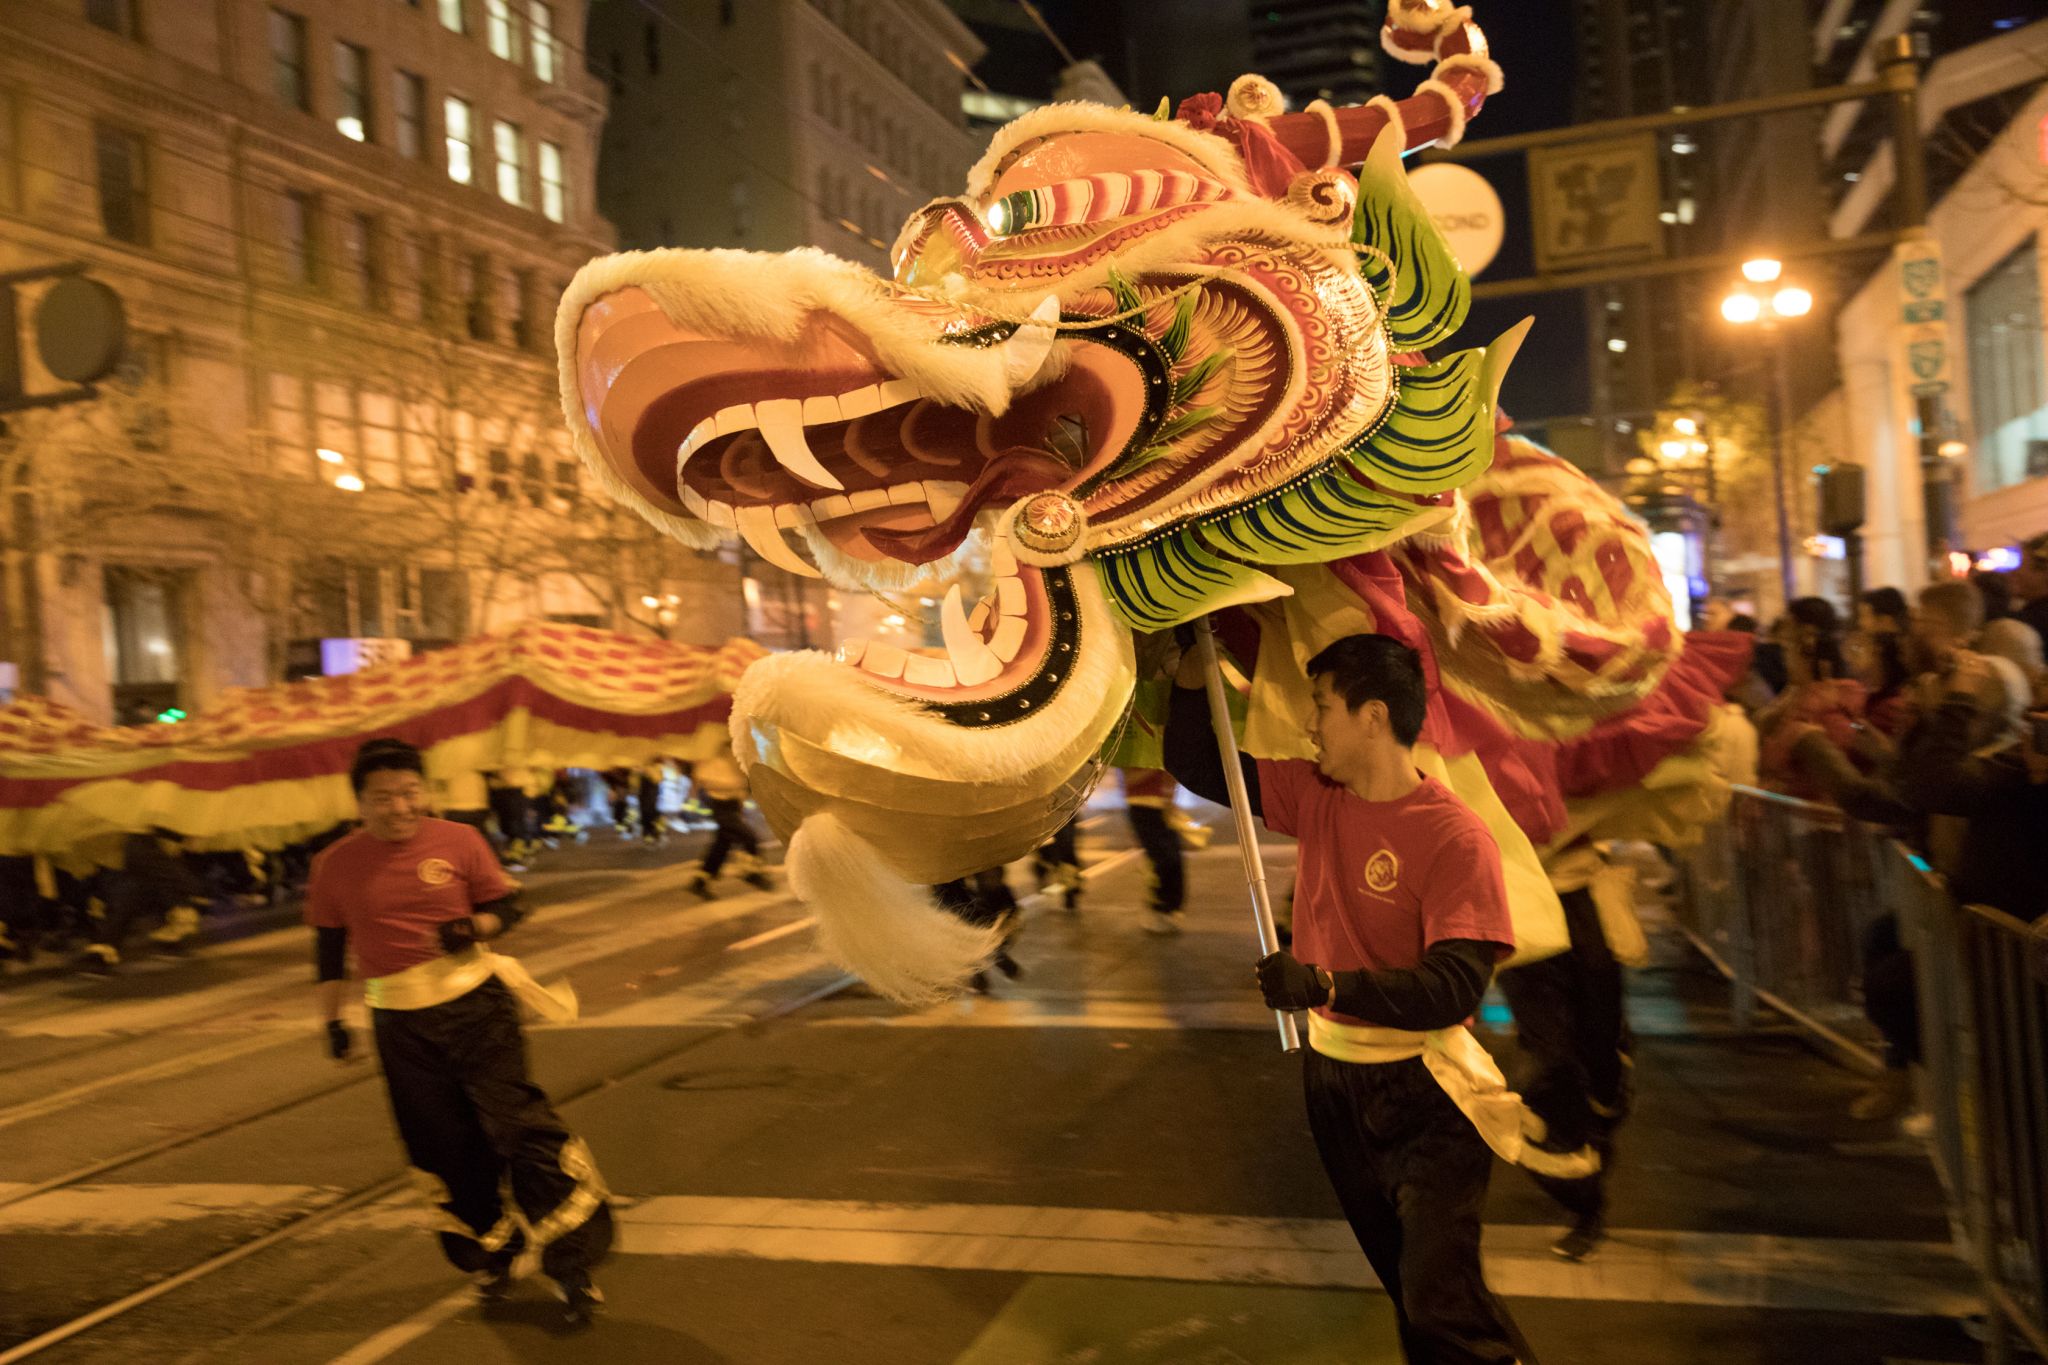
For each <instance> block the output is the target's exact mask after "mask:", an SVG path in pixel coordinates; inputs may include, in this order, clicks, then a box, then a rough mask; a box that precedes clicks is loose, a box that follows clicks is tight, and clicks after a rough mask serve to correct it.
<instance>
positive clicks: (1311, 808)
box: [1259, 759, 1515, 1024]
mask: <svg viewBox="0 0 2048 1365" xmlns="http://www.w3.org/2000/svg"><path fill="white" fill-rule="evenodd" d="M1259 801H1260V805H1261V807H1262V808H1263V809H1264V811H1265V820H1266V827H1267V828H1268V829H1270V830H1272V831H1273V832H1274V833H1275V834H1291V835H1293V836H1294V837H1295V839H1297V840H1299V841H1300V845H1301V847H1300V854H1299V864H1298V866H1297V869H1296V880H1295V885H1294V955H1295V956H1296V957H1297V958H1300V959H1301V960H1302V961H1303V962H1313V963H1315V964H1316V965H1317V966H1318V967H1322V968H1325V969H1327V970H1329V971H1333V972H1354V971H1359V970H1368V971H1384V970H1386V969H1388V968H1394V967H1413V966H1414V965H1415V964H1416V963H1417V962H1419V961H1420V960H1421V959H1422V954H1423V953H1424V951H1426V950H1427V949H1428V948H1429V947H1430V945H1431V944H1434V943H1440V942H1442V941H1443V940H1445V939H1450V938H1463V939H1476V940H1478V941H1480V942H1483V943H1497V944H1499V945H1500V949H1501V952H1500V955H1501V956H1502V957H1506V956H1507V955H1508V954H1509V953H1510V952H1512V951H1513V950H1514V946H1515V930H1514V924H1513V922H1512V921H1511V920H1510V919H1509V918H1508V896H1507V887H1506V884H1505V883H1504V882H1503V881H1502V879H1501V870H1500V848H1499V846H1498V845H1496V844H1495V843H1494V841H1493V835H1492V833H1491V832H1490V831H1489V830H1488V829H1487V828H1486V825H1485V824H1484V823H1483V822H1482V821H1481V820H1480V819H1479V817H1478V816H1477V815H1474V814H1473V813H1472V810H1471V808H1470V807H1468V806H1467V805H1465V803H1464V802H1462V801H1460V800H1459V799H1458V798H1457V797H1456V796H1454V795H1452V794H1451V792H1450V790H1449V789H1448V788H1447V787H1445V786H1444V785H1443V784H1442V783H1441V782H1439V781H1437V780H1436V779H1435V778H1433V777H1425V778H1423V779H1422V785H1420V786H1418V787H1417V788H1416V789H1415V790H1414V791H1412V792H1410V793H1408V795H1406V796H1404V797H1401V798H1400V799H1399V800H1395V801H1367V800H1364V799H1363V798H1361V797H1358V796H1354V795H1352V793H1351V792H1349V791H1348V790H1346V789H1345V788H1343V787H1341V786H1338V785H1337V784H1336V783H1335V782H1332V781H1330V780H1329V779H1327V778H1325V777H1324V776H1323V775H1322V774H1321V773H1319V772H1317V771H1316V765H1315V764H1313V763H1311V762H1309V761H1308V760H1306V759H1287V760H1284V761H1274V760H1269V759H1260V760H1259ZM1319 1013H1321V1014H1324V1015H1326V1016H1327V1017H1329V1018H1331V1019H1334V1020H1336V1021H1338V1022H1339V1023H1349V1024H1363V1023H1367V1022H1369V1021H1367V1020H1363V1019H1353V1018H1351V1017H1350V1016H1349V1015H1343V1014H1338V1013H1336V1012H1335V1011H1333V1010H1321V1011H1319Z"/></svg>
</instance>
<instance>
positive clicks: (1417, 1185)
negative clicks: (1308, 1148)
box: [1301, 1048, 1536, 1365]
mask: <svg viewBox="0 0 2048 1365" xmlns="http://www.w3.org/2000/svg"><path fill="white" fill-rule="evenodd" d="M1301 1055H1302V1082H1303V1088H1304V1089H1305V1091H1306V1092H1307V1095H1308V1126H1309V1130H1310V1131H1311V1132H1313V1133H1314V1134H1315V1139H1316V1150H1317V1152H1318V1153H1320V1154H1321V1156H1322V1159H1323V1170H1324V1171H1325V1172H1327V1173H1328V1175H1329V1177H1330V1184H1331V1186H1332V1187H1333V1188H1334V1189H1335V1190H1336V1192H1337V1202H1338V1203H1339V1204H1341V1205H1343V1208H1344V1217H1345V1219H1346V1220H1347V1221H1348V1222H1349V1223H1350V1224H1351V1231H1352V1233H1353V1234H1354V1235H1355V1236H1356V1237H1357V1238H1358V1245H1359V1247H1360V1249H1362V1250H1363V1251H1364V1252H1365V1259H1366V1260H1368V1261H1370V1262H1372V1268H1373V1270H1374V1271H1375V1272H1377V1273H1378V1275H1379V1277H1380V1283H1381V1284H1383V1285H1385V1286H1386V1290H1387V1296H1388V1297H1389V1298H1391V1299H1392V1300H1393V1301H1394V1313H1395V1316H1396V1318H1397V1320H1398V1321H1399V1323H1400V1330H1401V1351H1402V1354H1403V1355H1404V1356H1405V1357H1406V1358H1407V1360H1408V1361H1409V1365H1510V1362H1515V1361H1519V1362H1522V1365H1534V1362H1535V1360H1536V1357H1535V1356H1534V1354H1532V1353H1531V1352H1530V1350H1529V1348H1528V1344H1527V1343H1526V1342H1524V1341H1523V1340H1522V1335H1521V1332H1520V1331H1519V1330H1518V1329H1517V1328H1516V1326H1515V1324H1514V1320H1513V1319H1512V1318H1510V1317H1509V1316H1508V1311H1507V1307H1506V1305H1504V1304H1502V1303H1501V1301H1500V1300H1499V1299H1497V1298H1495V1297H1494V1295H1493V1292H1492V1291H1491V1290H1489V1289H1488V1288H1487V1287H1486V1280H1485V1278H1484V1277H1483V1276H1482V1275H1481V1273H1480V1267H1479V1214H1480V1208H1481V1206H1482V1205H1484V1204H1485V1202H1486V1180H1487V1176H1488V1175H1489V1174H1490V1173H1491V1170H1492V1166H1493V1151H1492V1149H1491V1148H1489V1147H1488V1146H1487V1145H1486V1141H1485V1139H1483V1138H1481V1137H1480V1136H1479V1133H1478V1130H1477V1129H1475V1128H1473V1126H1472V1122H1471V1120H1469V1119H1467V1118H1466V1117H1465V1116H1464V1114H1462V1113H1461V1112H1459V1110H1458V1107H1457V1106H1456V1105H1455V1104H1453V1103H1451V1100H1450V1097H1449V1096H1448V1095H1446V1094H1444V1092H1443V1090H1442V1088H1441V1087H1439V1086H1438V1085H1437V1083H1436V1080H1435V1078H1434V1077H1432V1076H1431V1075H1430V1074H1429V1069H1428V1068H1427V1067H1425V1066H1424V1065H1423V1064H1422V1062H1421V1060H1420V1059H1419V1058H1418V1059H1415V1060H1412V1061H1406V1062H1388V1063H1385V1064H1382V1065H1373V1066H1361V1065H1357V1064H1355V1063H1351V1062H1339V1061H1335V1060H1333V1059H1331V1058H1329V1057H1325V1056H1323V1055H1322V1054H1321V1053H1319V1052H1316V1051H1315V1050H1313V1049H1311V1048H1303V1049H1302V1054H1301Z"/></svg>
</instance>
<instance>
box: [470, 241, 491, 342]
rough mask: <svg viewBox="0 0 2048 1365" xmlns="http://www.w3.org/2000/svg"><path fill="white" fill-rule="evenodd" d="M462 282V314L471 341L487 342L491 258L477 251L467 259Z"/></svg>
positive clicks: (489, 335) (489, 317)
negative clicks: (464, 276)
mask: <svg viewBox="0 0 2048 1365" xmlns="http://www.w3.org/2000/svg"><path fill="white" fill-rule="evenodd" d="M464 273H465V275H466V278H465V279H464V280H463V282H462V299H463V312H464V315H465V320H466V321H467V323H468V328H469V336H470V339H471V340H472V341H489V340H490V339H491V336H492V333H493V331H494V330H495V329H494V328H493V327H492V325H491V258H490V257H489V256H488V255H486V254H485V253H483V252H481V251H479V252H477V253H475V254H474V255H472V256H471V257H470V258H469V263H468V265H467V267H466V268H465V272H464Z"/></svg>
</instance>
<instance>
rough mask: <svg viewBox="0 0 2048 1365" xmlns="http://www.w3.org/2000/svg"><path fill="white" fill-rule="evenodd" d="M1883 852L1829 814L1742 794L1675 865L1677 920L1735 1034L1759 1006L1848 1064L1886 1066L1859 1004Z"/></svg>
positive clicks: (1750, 790) (1865, 832) (1783, 799)
mask: <svg viewBox="0 0 2048 1365" xmlns="http://www.w3.org/2000/svg"><path fill="white" fill-rule="evenodd" d="M1882 845H1883V840H1882V837H1881V836H1879V835H1877V834H1876V833H1875V832H1874V831H1872V830H1870V829H1869V828H1868V827H1867V826H1864V825H1862V824H1860V823H1858V822H1857V821H1854V820H1851V819H1849V818H1848V817H1847V816H1845V815H1843V814H1842V812H1840V811H1839V810H1836V809H1835V808H1834V807H1832V806H1822V805H1818V804H1816V803H1814V802H1811V801H1799V800H1795V799H1794V798H1792V797H1789V796H1782V795H1780V794H1778V793H1777V792H1767V791H1762V790H1760V789H1758V788H1755V787H1737V788H1736V789H1735V796H1734V798H1733V801H1732V802H1731V804H1730V806H1729V810H1728V816H1727V818H1726V820H1725V821H1723V822H1721V823H1719V824H1716V825H1714V826H1712V827H1711V828H1709V830H1708V831H1707V835H1706V838H1705V840H1704V841H1703V842H1702V843H1701V844H1700V846H1699V847H1698V848H1696V849H1693V850H1691V851H1689V852H1688V854H1687V855H1686V856H1685V857H1684V858H1683V859H1682V860H1681V861H1680V867H1679V873H1680V882H1681V895H1680V898H1679V920H1680V927H1681V928H1682V929H1683V930H1684V931H1685V933H1686V936H1687V937H1688V938H1690V939H1691V940H1692V942H1693V943H1694V945H1695V946H1696V947H1698V948H1699V949H1700V950H1701V952H1703V953H1704V954H1705V955H1706V956H1707V958H1708V959H1709V960H1710V961H1712V962H1713V963H1714V965H1715V966H1716V967H1717V968H1719V969H1720V971H1721V973H1722V975H1724V976H1726V977H1727V978H1728V981H1729V987H1730V992H1731V997H1730V1009H1731V1012H1732V1013H1733V1015H1734V1020H1735V1024H1736V1026H1737V1027H1746V1026H1747V1025H1748V1023H1749V1022H1750V1020H1751V1019H1752V1018H1753V1017H1754V1013H1755V1007H1756V1006H1757V1005H1758V1004H1763V1005H1765V1006H1768V1007H1769V1008H1771V1009H1773V1010H1775V1011H1777V1012H1778V1013H1779V1014H1781V1015H1783V1016H1785V1017H1786V1018H1787V1019H1790V1020H1792V1021H1793V1022H1794V1023H1796V1024H1797V1025H1799V1026H1800V1027H1801V1028H1803V1029H1805V1030H1807V1031H1808V1032H1809V1033H1811V1034H1813V1035H1814V1036H1815V1037H1816V1038H1817V1039H1819V1040H1820V1041H1821V1042H1823V1043H1825V1044H1826V1045H1827V1046H1828V1047H1830V1048H1831V1049H1833V1050H1834V1051H1835V1052H1836V1053H1838V1054H1839V1055H1841V1056H1842V1057H1843V1058H1844V1059H1845V1060H1846V1061H1848V1062H1849V1064H1850V1065H1852V1066H1855V1067H1857V1068H1859V1069H1862V1070H1867V1071H1874V1070H1877V1069H1878V1068H1880V1067H1881V1066H1882V1065H1883V1059H1882V1055H1881V1052H1880V1043H1879V1041H1878V1039H1877V1036H1876V1033H1875V1031H1874V1030H1873V1029H1872V1028H1871V1027H1870V1026H1869V1023H1868V1022H1867V1021H1866V1020H1865V1019H1864V1017H1863V1012H1862V1008H1861V1005H1860V995H1859V972H1860V968H1861V962H1862V956H1863V953H1862V945H1863V938H1864V935H1865V934H1866V933H1867V932H1868V930H1869V927H1870V925H1871V923H1872V921H1873V920H1875V919H1876V918H1877V916H1878V915H1879V914H1880V913H1882V910H1881V907H1880V905H1879V901H1878V896H1877V893H1876V887H1877V879H1878V866H1879V858H1880V854H1881V852H1882Z"/></svg>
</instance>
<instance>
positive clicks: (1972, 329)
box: [1963, 237, 2048, 494]
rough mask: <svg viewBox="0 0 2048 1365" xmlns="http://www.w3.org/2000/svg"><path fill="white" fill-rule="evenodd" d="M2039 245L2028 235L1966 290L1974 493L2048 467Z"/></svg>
mask: <svg viewBox="0 0 2048 1365" xmlns="http://www.w3.org/2000/svg"><path fill="white" fill-rule="evenodd" d="M2039 253H2040V247H2039V245H2038V243H2037V241H2036V239H2034V238H2031V237H2030V238H2028V239H2027V241H2026V242H2025V243H2024V244H2023V245H2022V246H2021V247H2020V248H2019V250H2017V251H2015V252H2013V253H2012V255H2010V256H2008V257H2006V258H2005V259H2004V260H2003V261H2000V262H1999V263H1998V264H1997V265H1995V266H1993V267H1992V268H1991V269H1990V270H1989V271H1987V272H1986V273H1985V275H1984V277H1983V278H1982V279H1980V280H1978V281H1977V283H1976V284H1974V285H1972V286H1970V289H1969V291H1968V292H1967V293H1966V294H1965V295H1964V304H1963V307H1964V322H1965V326H1966V328H1967V330H1968V333H1969V353H1970V374H1969V381H1970V407H1971V409H1972V415H1973V416H1974V417H1975V419H1976V430H1977V478H1976V483H1975V487H1974V489H1973V491H1974V492H1976V493H1980V494H1981V493H1990V492H1994V491H1996V490H1997V489H2000V488H2010V487H2012V486H2013V485H2014V484H2016V483H2023V482H2025V481H2026V480H2027V479H2029V478H2039V477H2042V476H2044V475H2048V372H2044V368H2043V355H2042V346H2041V267H2040V254H2039Z"/></svg>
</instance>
